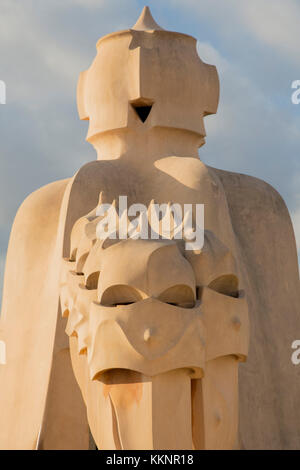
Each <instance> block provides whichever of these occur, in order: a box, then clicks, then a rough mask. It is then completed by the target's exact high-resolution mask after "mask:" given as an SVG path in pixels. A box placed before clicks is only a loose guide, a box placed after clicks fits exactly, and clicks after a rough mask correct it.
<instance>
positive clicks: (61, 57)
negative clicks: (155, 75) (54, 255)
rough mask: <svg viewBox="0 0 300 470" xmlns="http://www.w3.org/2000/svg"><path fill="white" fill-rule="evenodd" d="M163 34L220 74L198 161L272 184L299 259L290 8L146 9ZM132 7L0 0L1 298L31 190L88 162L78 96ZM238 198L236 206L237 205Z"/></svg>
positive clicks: (90, 155)
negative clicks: (15, 231)
mask: <svg viewBox="0 0 300 470" xmlns="http://www.w3.org/2000/svg"><path fill="white" fill-rule="evenodd" d="M147 4H148V5H149V6H150V7H151V10H152V13H153V16H154V18H155V19H156V21H157V22H158V23H159V24H160V25H161V26H162V27H164V28H165V29H170V30H175V31H180V32H184V33H188V34H191V35H193V36H195V37H196V38H197V39H198V41H199V44H198V49H199V54H200V56H201V58H202V59H203V60H204V61H206V62H209V63H212V64H215V65H216V66H217V68H218V71H219V75H220V81H221V101H220V107H219V111H218V114H217V115H216V116H211V117H209V118H207V120H206V130H207V144H206V145H205V146H204V147H203V148H202V149H201V150H200V156H201V159H202V160H203V161H204V162H205V163H207V164H209V165H212V166H216V167H218V168H222V169H226V170H232V171H236V172H241V173H247V174H250V175H253V176H256V177H259V178H262V179H264V180H265V181H267V182H268V183H270V184H271V185H273V186H274V187H275V188H276V189H277V190H278V191H279V192H280V193H281V195H282V196H283V198H284V199H285V201H286V203H287V206H288V208H289V210H290V213H291V215H292V219H293V223H294V227H295V232H296V236H297V239H298V250H299V251H300V158H299V156H300V104H299V105H293V104H292V102H291V94H292V89H291V83H292V81H294V80H297V79H299V80H300V60H299V37H300V33H299V25H300V1H298V0H284V1H282V0H164V1H159V0H152V1H151V0H150V1H148V2H147ZM143 6H144V2H143V1H138V0H0V79H1V80H4V81H5V82H6V86H7V104H6V105H0V139H1V146H0V285H1V287H0V297H1V288H2V277H3V270H4V264H5V254H6V250H7V242H8V237H9V232H10V228H11V224H12V222H13V219H14V216H15V213H16V211H17V208H18V206H19V205H20V204H21V202H22V201H23V200H24V198H25V197H26V196H27V195H28V194H29V193H31V192H32V191H34V190H35V189H37V188H39V187H40V186H43V185H45V184H47V183H49V182H51V181H53V180H56V179H62V178H66V177H69V176H72V175H73V174H74V173H75V172H76V171H77V170H78V168H79V167H80V166H82V165H83V164H85V163H86V162H87V161H90V160H93V159H95V158H96V154H95V152H94V150H93V149H92V147H91V146H90V145H89V144H88V143H86V142H85V136H86V132H87V123H86V122H82V121H79V119H78V116H77V110H76V102H75V92H76V84H77V78H78V75H79V72H80V71H82V70H85V69H86V68H88V66H89V65H90V63H91V61H92V59H93V58H94V56H95V44H96V42H97V40H98V38H99V37H100V36H103V35H104V34H107V33H109V32H112V31H116V30H119V29H126V28H129V27H131V26H133V24H134V23H135V21H136V19H137V17H138V16H139V14H140V11H141V9H142V7H143ZM237 197H238V195H237Z"/></svg>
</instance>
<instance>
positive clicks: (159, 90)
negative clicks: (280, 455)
mask: <svg viewBox="0 0 300 470" xmlns="http://www.w3.org/2000/svg"><path fill="white" fill-rule="evenodd" d="M218 100H219V81H218V75H217V71H216V68H215V67H214V66H212V65H208V64H205V63H204V62H203V61H202V60H201V59H200V57H199V56H198V54H197V50H196V40H195V39H194V38H193V37H191V36H188V35H186V34H181V33H175V32H171V31H166V30H164V29H163V28H161V27H160V26H159V25H158V24H157V23H156V22H155V21H154V19H153V18H152V15H151V13H150V10H149V8H148V7H145V8H144V10H143V12H142V14H141V16H140V18H139V19H138V21H137V22H136V24H135V25H134V26H133V27H132V28H131V29H128V30H125V31H119V32H116V33H112V34H109V35H107V36H105V37H103V38H101V39H100V40H99V41H98V43H97V55H96V57H95V59H94V61H93V63H92V64H91V66H90V68H89V69H88V70H86V71H84V72H82V73H81V74H80V77H79V82H78V93H77V102H78V111H79V116H80V118H81V119H86V120H89V129H88V135H87V141H88V142H90V143H91V144H92V145H93V146H94V148H95V150H96V152H97V155H98V160H97V161H93V162H90V163H88V164H86V165H84V166H83V167H82V168H80V169H79V171H78V172H77V173H76V175H75V176H74V177H73V178H70V179H67V180H62V181H57V182H54V183H52V184H50V185H48V186H46V187H44V188H41V189H40V190H38V191H36V192H35V193H33V194H31V195H30V196H29V198H27V199H26V200H25V202H24V203H23V205H22V206H21V208H20V210H19V212H18V214H17V216H16V219H15V222H14V226H13V229H12V234H11V239H10V244H9V250H8V256H7V267H6V274H5V286H4V297H3V312H2V318H1V330H0V331H2V333H1V337H0V339H1V340H3V341H5V343H6V365H0V410H1V429H0V447H1V448H10V449H19V448H22V449H23V448H24V449H34V448H38V449H88V448H92V447H93V448H96V447H97V448H98V449H100V450H101V449H234V448H240V447H247V448H251V447H256V448H257V447H259V445H262V446H263V447H272V446H273V445H274V442H275V443H276V444H278V445H279V446H281V447H284V446H285V445H286V442H287V441H285V439H288V437H289V438H290V441H289V442H290V443H291V445H292V443H293V439H294V437H293V436H294V435H295V426H296V425H295V424H293V423H292V424H289V423H288V421H289V417H291V415H292V411H291V409H290V408H289V405H288V404H287V403H285V401H284V400H283V402H282V403H281V413H278V414H277V412H278V404H277V398H278V397H284V395H285V393H286V392H287V389H289V391H290V393H291V394H292V396H293V397H295V396H296V388H295V385H294V382H293V372H292V368H291V366H290V364H289V363H288V364H287V365H286V366H279V372H278V373H279V375H280V373H281V374H282V375H285V377H286V380H287V382H285V383H283V382H281V381H279V380H277V376H276V374H275V373H274V369H276V364H274V366H273V365H272V360H273V359H274V357H277V358H278V359H279V353H283V357H285V356H286V354H285V352H284V347H285V346H284V344H285V343H284V341H287V343H288V341H289V339H290V331H291V327H290V326H289V325H294V326H295V324H296V322H297V321H298V320H297V313H298V312H299V288H298V284H299V274H298V268H297V255H296V248H295V240H294V235H293V230H292V227H291V223H290V219H289V215H288V212H287V209H286V208H285V205H284V203H283V201H282V200H281V198H280V196H279V195H278V194H277V193H276V192H275V191H274V190H273V188H271V187H270V186H268V185H267V184H266V183H264V182H262V181H260V180H257V179H255V178H252V177H248V176H245V175H240V174H235V173H229V172H226V171H222V170H217V169H214V168H211V167H209V166H207V165H205V164H204V163H203V162H202V161H201V160H200V159H199V156H198V149H199V147H201V146H202V145H203V144H204V143H205V128H204V118H205V116H207V115H209V114H215V113H216V112H217V107H218ZM120 198H125V199H126V204H127V207H129V208H131V209H129V210H128V211H127V210H126V211H124V210H123V211H122V210H121V208H120V205H121V202H120V201H122V199H120ZM198 207H202V208H203V207H204V227H199V220H200V219H199V220H198V219H197V214H198V212H197V210H198V209H197V208H198ZM132 208H133V209H132ZM157 208H158V210H159V211H160V212H161V214H162V217H160V215H159V214H158V218H157V219H155V217H156V215H157V213H156V212H155V211H156V209H157ZM186 208H188V209H190V212H189V213H188V212H187V213H186V216H187V218H188V217H190V219H189V220H190V222H191V226H192V227H190V229H191V228H193V230H192V232H191V231H190V232H188V231H187V230H185V228H186V227H185V225H184V224H185V222H186V220H187V218H186V219H184V221H183V223H181V225H180V224H179V225H180V227H178V224H177V221H178V217H179V216H181V217H182V214H183V213H185V212H184V211H185V209H186ZM130 211H131V212H130ZM199 213H200V212H199ZM111 214H113V217H115V219H114V220H115V222H114V224H115V225H113V228H112V230H109V228H107V227H108V226H109V224H110V222H111V219H110V218H109V215H110V216H111ZM168 215H170V219H168ZM198 215H199V214H198ZM179 218H180V217H179ZM154 219H155V220H154ZM168 220H169V221H170V220H171V222H170V224H171V226H172V227H171V230H170V232H169V234H168V235H166V233H165V227H166V226H167V223H166V225H164V222H168ZM201 220H203V219H201ZM145 221H146V222H145ZM181 222H182V218H181ZM154 227H156V228H155V229H154ZM197 229H199V230H202V235H203V242H204V243H203V244H202V245H203V246H202V245H199V246H196V245H195V244H194V245H193V241H192V240H191V237H190V235H191V233H194V234H195V233H196V231H197ZM105 230H106V231H105ZM100 232H101V234H102V236H100V235H99V234H100ZM103 233H104V236H103ZM199 233H200V232H199ZM287 318H289V320H288V321H287V320H286V319H287ZM288 322H289V324H287V323H288ZM279 332H280V333H281V335H282V336H283V340H282V336H281V339H280V340H279V339H278V334H279ZM292 339H293V338H292ZM249 341H250V351H249V358H248V362H246V363H245V364H242V365H241V366H239V364H240V362H244V361H246V359H247V356H248V347H249ZM271 350H272V351H271ZM284 354H285V356H284ZM279 360H280V361H281V360H282V358H280V359H279ZM283 369H284V370H283ZM266 393H267V394H268V398H266ZM267 399H268V400H269V401H270V406H265V405H264V403H265V401H266V400H267ZM239 410H240V412H239ZM271 410H272V411H271ZM282 410H284V411H282ZM298 413H299V412H298ZM274 416H275V418H274ZM276 416H277V418H276ZM276 419H277V421H276ZM274 423H275V424H274ZM262 427H264V429H265V430H266V432H265V433H263V432H262V430H261V429H262ZM279 428H280V429H281V430H282V429H284V430H285V432H286V436H285V438H282V434H280V433H279V432H278V429H279ZM261 443H262V444H261Z"/></svg>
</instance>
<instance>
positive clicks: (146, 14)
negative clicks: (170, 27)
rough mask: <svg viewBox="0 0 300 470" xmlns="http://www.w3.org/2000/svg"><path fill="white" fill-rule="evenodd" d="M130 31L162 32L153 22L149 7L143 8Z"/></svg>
mask: <svg viewBox="0 0 300 470" xmlns="http://www.w3.org/2000/svg"><path fill="white" fill-rule="evenodd" d="M131 29H134V30H135V31H153V30H160V31H163V28H161V27H160V26H159V25H158V24H157V23H156V21H155V20H154V18H153V16H152V14H151V11H150V8H149V7H144V8H143V11H142V13H141V15H140V17H139V19H138V20H137V22H136V23H135V25H134V26H133V27H132V28H131Z"/></svg>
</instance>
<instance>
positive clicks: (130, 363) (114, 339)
mask: <svg viewBox="0 0 300 470" xmlns="http://www.w3.org/2000/svg"><path fill="white" fill-rule="evenodd" d="M82 220H83V222H82V223H81V222H80V221H79V222H78V223H77V224H76V227H75V228H74V234H73V239H80V245H79V246H78V247H76V248H74V247H75V244H74V242H73V243H72V250H73V260H72V259H71V261H70V260H67V261H64V262H63V270H62V287H61V304H62V310H63V314H64V315H66V316H68V323H67V329H66V332H67V334H68V335H69V336H70V338H71V339H72V338H73V339H72V342H71V344H72V346H71V348H72V354H73V361H74V355H75V356H77V355H80V356H81V358H82V359H80V360H81V361H84V363H85V368H86V374H85V375H84V376H83V374H82V371H81V372H80V373H78V371H77V369H76V367H74V370H75V375H76V378H77V381H78V383H79V385H80V387H81V389H82V390H84V389H86V387H87V384H86V382H90V383H95V382H98V384H102V386H103V387H104V386H107V383H108V384H109V383H111V384H115V382H116V377H118V376H119V374H120V372H119V371H120V370H122V371H123V375H122V377H123V378H122V383H123V382H124V381H125V382H126V380H129V378H130V380H129V381H130V383H132V374H135V376H134V377H135V378H134V380H135V381H137V382H136V383H143V382H145V381H146V382H147V381H148V382H149V381H151V380H153V378H155V377H159V376H160V375H161V376H162V377H163V376H164V374H166V373H172V372H174V371H182V373H183V374H184V376H185V377H188V380H189V383H190V392H188V393H190V400H191V408H192V409H193V410H194V412H193V413H194V416H195V418H194V424H193V426H194V437H193V439H194V446H196V447H197V446H198V447H200V448H202V447H203V446H205V447H207V448H215V447H217V444H216V443H217V442H218V439H219V438H218V435H219V434H218V433H220V432H221V431H220V430H221V429H223V431H224V426H225V429H226V426H229V427H230V429H231V430H232V431H231V434H230V433H229V438H228V439H229V442H228V446H229V447H232V446H233V445H234V442H233V441H234V440H235V438H236V426H237V416H238V415H237V406H238V399H237V397H238V395H237V367H238V361H239V360H244V359H245V358H246V356H247V347H248V308H247V302H246V299H245V296H244V293H243V292H241V291H240V290H239V285H238V277H237V273H236V272H235V269H236V267H235V262H234V260H233V261H232V262H231V263H228V256H227V257H225V258H226V259H227V261H226V269H227V270H229V269H230V266H231V268H232V270H231V271H230V270H229V271H227V272H224V273H223V275H221V276H220V275H219V273H220V267H218V270H217V271H216V274H215V277H214V264H216V263H217V264H218V263H219V261H220V259H222V258H224V250H225V251H226V248H225V247H224V245H222V244H221V242H219V241H218V239H217V238H216V237H215V236H214V235H213V234H212V233H211V232H206V233H205V249H204V250H203V251H202V252H198V253H197V254H196V253H193V252H189V251H185V249H184V244H183V243H182V242H178V241H175V240H132V239H128V240H118V239H116V240H109V241H108V240H104V241H103V240H97V239H93V237H91V234H90V232H88V233H89V238H87V237H85V236H84V233H86V230H85V226H86V225H88V224H90V223H91V217H89V218H88V219H84V218H83V219H82ZM78 227H80V232H81V236H78ZM95 236H96V235H95ZM207 247H209V248H208V249H207ZM210 249H211V253H210ZM227 251H228V250H227ZM218 252H219V256H220V259H216V257H217V258H218ZM199 269H200V270H201V269H202V271H203V272H202V277H203V279H205V278H207V279H210V282H209V284H208V285H199V284H198V283H197V280H196V274H195V271H197V270H199ZM206 270H207V271H209V272H205V271H206ZM74 341H75V342H74ZM74 348H75V349H74ZM224 358H227V359H226V362H225V364H223V363H224V360H225V359H224ZM75 361H76V359H75ZM218 361H220V365H218ZM222 364H223V365H222ZM224 368H225V369H226V370H228V374H229V375H228V377H227V378H226V380H225V382H224V377H223V376H222V372H221V370H225V369H224ZM76 371H77V373H76ZM126 371H127V372H126ZM178 373H179V372H178ZM124 374H125V375H124ZM126 374H128V375H126ZM210 376H212V378H210ZM218 376H220V381H221V382H220V383H221V385H220V387H219V384H218ZM126 377H127V379H126ZM198 381H199V383H198ZM117 382H118V381H117ZM118 386H122V384H121V383H118ZM224 386H225V388H226V390H225V394H224V390H223V387H224ZM105 390H107V389H105ZM99 393H104V392H103V390H102V392H99ZM124 393H126V390H125V391H124ZM85 399H86V405H87V407H88V409H89V410H90V413H91V414H93V413H94V412H93V411H92V410H93V409H94V408H95V407H96V408H97V409H99V403H98V402H97V401H96V403H95V401H94V399H91V397H89V394H86V396H85ZM149 399H150V398H149ZM199 401H200V403H201V405H199ZM199 406H200V407H201V409H202V411H203V410H204V412H205V413H208V417H207V418H206V423H209V422H211V424H210V425H207V426H206V427H205V424H204V421H203V416H202V415H201V413H200V414H199V419H197V412H196V410H197V407H199ZM210 410H211V413H212V414H213V415H214V416H217V418H216V419H214V418H211V417H209V414H210ZM115 413H117V414H118V410H117V409H116V410H115ZM200 415H201V416H202V418H201V419H200ZM99 419H100V418H99ZM219 421H220V422H222V426H220V424H218V422H219ZM233 422H234V423H236V424H235V425H233V424H232V423H233ZM226 423H227V424H226ZM97 426H102V424H101V423H100V422H99V423H98V424H97V425H96V427H97ZM91 427H92V428H93V425H92V426H91ZM214 427H216V429H215V430H214ZM211 428H212V430H211ZM199 429H201V431H199ZM223 431H222V432H223ZM97 432H99V431H97ZM97 432H96V431H95V433H96V434H95V435H97ZM199 432H200V435H201V436H202V437H201V438H199ZM205 435H206V438H204V437H205ZM197 436H198V437H197ZM203 436H204V437H203ZM230 436H231V437H230ZM102 445H103V444H102V441H101V440H100V441H99V442H98V446H99V447H101V446H102Z"/></svg>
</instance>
